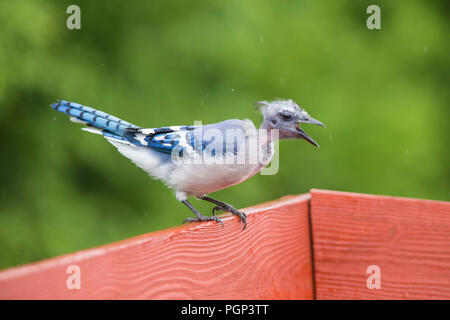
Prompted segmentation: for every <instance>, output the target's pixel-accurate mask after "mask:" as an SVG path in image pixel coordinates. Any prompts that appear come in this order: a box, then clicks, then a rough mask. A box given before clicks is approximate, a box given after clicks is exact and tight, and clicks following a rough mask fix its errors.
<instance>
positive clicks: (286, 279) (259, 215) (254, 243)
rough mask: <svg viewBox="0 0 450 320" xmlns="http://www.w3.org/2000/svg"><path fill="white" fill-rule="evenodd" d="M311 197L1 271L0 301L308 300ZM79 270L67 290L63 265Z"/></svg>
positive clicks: (287, 199) (310, 287)
mask: <svg viewBox="0 0 450 320" xmlns="http://www.w3.org/2000/svg"><path fill="white" fill-rule="evenodd" d="M308 202H309V195H301V196H291V197H285V198H282V199H280V200H278V201H275V202H271V203H266V204H262V205H259V206H257V207H253V208H249V209H246V210H243V211H245V212H246V213H247V214H248V226H247V229H245V230H244V231H242V230H241V228H242V224H241V223H240V222H238V220H237V218H236V217H234V216H230V215H222V217H223V221H224V224H225V227H224V228H222V227H221V226H220V224H217V223H215V222H204V223H195V224H189V225H184V226H179V227H175V228H171V229H168V230H164V231H158V232H155V233H149V234H145V235H142V236H139V237H136V238H132V239H128V240H124V241H121V242H118V243H113V244H110V245H106V246H103V247H98V248H94V249H90V250H85V251H80V252H77V253H73V254H68V255H65V256H61V257H57V258H53V259H49V260H45V261H42V262H37V263H33V264H30V265H25V266H22V267H17V268H11V269H7V270H4V271H2V272H0V299H312V298H313V280H312V261H311V255H310V250H311V247H310V233H309V217H308V216H309V213H308V210H309V209H308V206H309V203H308ZM70 265H77V266H79V267H80V270H81V289H80V290H77V289H73V290H69V289H67V287H66V280H67V278H68V277H69V276H70V275H69V274H67V273H66V270H67V267H68V266H70Z"/></svg>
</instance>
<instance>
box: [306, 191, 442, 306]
mask: <svg viewBox="0 0 450 320" xmlns="http://www.w3.org/2000/svg"><path fill="white" fill-rule="evenodd" d="M311 218H312V236H313V248H314V253H313V258H314V273H315V285H316V297H317V299H450V203H448V202H440V201H429V200H418V199H406V198H394V197H387V196H373V195H363V194H355V193H345V192H334V191H324V190H311ZM371 265H375V266H379V268H380V280H381V281H380V286H381V288H380V289H368V287H367V279H368V278H369V276H371V275H372V274H373V273H372V272H373V271H372V272H370V273H369V274H367V268H368V267H369V266H371ZM372 280H373V279H372ZM370 283H371V284H373V283H374V282H372V281H370Z"/></svg>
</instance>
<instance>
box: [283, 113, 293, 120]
mask: <svg viewBox="0 0 450 320" xmlns="http://www.w3.org/2000/svg"><path fill="white" fill-rule="evenodd" d="M281 117H282V118H283V120H291V118H292V115H291V114H290V113H282V114H281Z"/></svg>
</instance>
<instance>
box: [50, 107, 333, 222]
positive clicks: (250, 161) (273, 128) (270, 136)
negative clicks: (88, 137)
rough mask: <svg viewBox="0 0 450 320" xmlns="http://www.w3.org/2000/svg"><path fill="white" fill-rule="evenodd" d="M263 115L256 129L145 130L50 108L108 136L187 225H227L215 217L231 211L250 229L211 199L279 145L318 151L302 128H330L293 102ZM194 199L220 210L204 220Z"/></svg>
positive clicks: (88, 111) (232, 125) (239, 125)
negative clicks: (168, 196)
mask: <svg viewBox="0 0 450 320" xmlns="http://www.w3.org/2000/svg"><path fill="white" fill-rule="evenodd" d="M255 105H256V106H257V107H258V108H259V110H260V111H261V113H262V115H263V118H264V120H263V122H262V124H261V126H260V128H259V129H256V127H255V125H254V124H253V122H252V121H251V120H248V119H246V120H237V119H231V120H225V121H222V122H219V123H214V124H208V125H187V126H170V127H161V128H143V127H139V126H136V125H134V124H131V123H129V122H126V121H123V120H121V119H119V118H116V117H114V116H111V115H109V114H106V113H104V112H102V111H99V110H96V109H93V108H90V107H87V106H83V105H80V104H78V103H74V102H68V101H64V100H62V101H58V102H57V103H54V104H52V105H51V107H52V108H53V109H55V110H57V111H59V112H62V113H65V114H67V115H69V116H70V120H71V121H73V122H76V123H81V124H84V125H85V127H83V128H82V130H85V131H88V132H92V133H96V134H100V135H103V137H105V138H106V139H107V140H108V141H109V142H110V143H111V144H112V145H114V146H115V147H116V148H117V150H118V151H119V152H120V153H121V154H122V155H124V156H125V157H127V158H129V159H130V160H131V161H133V162H134V163H135V164H136V165H137V166H138V167H140V168H142V169H143V170H144V171H146V172H147V173H148V174H149V175H150V176H152V177H154V178H156V179H159V180H162V181H163V182H164V183H165V184H166V185H167V186H168V187H169V188H171V189H173V190H174V191H175V196H176V198H177V199H178V201H180V202H181V203H183V204H185V205H186V206H187V207H188V208H189V209H190V210H191V211H192V212H193V213H194V214H195V215H196V217H195V218H191V217H189V218H186V219H185V220H184V222H183V223H185V222H194V221H216V222H219V223H221V224H222V226H223V223H222V221H221V220H220V219H219V218H218V217H217V216H216V211H228V212H230V213H232V214H233V215H236V216H237V217H238V218H239V221H242V223H243V229H245V227H246V226H247V217H246V215H245V213H243V212H241V211H239V210H237V209H235V208H234V207H233V206H231V205H230V204H228V203H225V202H222V201H219V200H216V199H214V198H211V197H209V196H208V194H209V193H212V192H215V191H218V190H221V189H225V188H227V187H230V186H233V185H236V184H239V183H241V182H243V181H245V180H247V179H249V178H250V177H252V176H253V175H255V174H256V173H258V172H260V171H261V170H262V169H264V168H265V167H266V166H267V165H268V164H269V162H270V161H271V159H272V157H273V154H274V146H273V143H274V141H275V140H277V139H305V140H306V141H308V142H309V143H311V144H312V145H314V146H316V147H318V146H319V145H318V144H317V143H316V142H315V141H314V140H313V139H312V138H311V137H310V136H309V135H308V134H307V133H306V132H305V131H303V130H302V129H301V128H300V126H299V124H300V123H310V124H315V125H319V126H322V127H325V125H324V124H323V123H322V122H320V121H318V120H316V119H314V118H312V117H310V116H309V115H308V113H307V112H306V111H305V110H304V109H302V108H300V107H299V105H298V104H296V103H295V102H294V101H292V100H276V101H272V102H267V101H260V102H257V103H256V104H255ZM188 196H195V197H197V198H198V199H201V200H205V201H208V202H211V203H213V204H215V207H214V208H213V210H212V216H204V215H203V214H202V213H200V212H199V211H197V210H196V209H195V208H194V206H192V204H191V203H190V202H189V201H188V200H187V198H188Z"/></svg>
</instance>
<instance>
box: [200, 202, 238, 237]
mask: <svg viewBox="0 0 450 320" xmlns="http://www.w3.org/2000/svg"><path fill="white" fill-rule="evenodd" d="M199 199H202V200H205V201H208V202H211V203H214V204H216V206H215V207H214V208H213V215H215V212H216V211H217V210H222V211H229V212H230V213H232V214H234V215H235V216H238V217H239V221H242V222H243V223H244V227H243V228H242V230H244V229H245V228H246V227H247V215H246V214H245V213H244V212H242V211H239V210H237V209H235V208H234V207H233V206H232V205H229V204H228V203H225V202H222V201H219V200H216V199H214V198H211V197H208V196H202V197H199Z"/></svg>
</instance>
